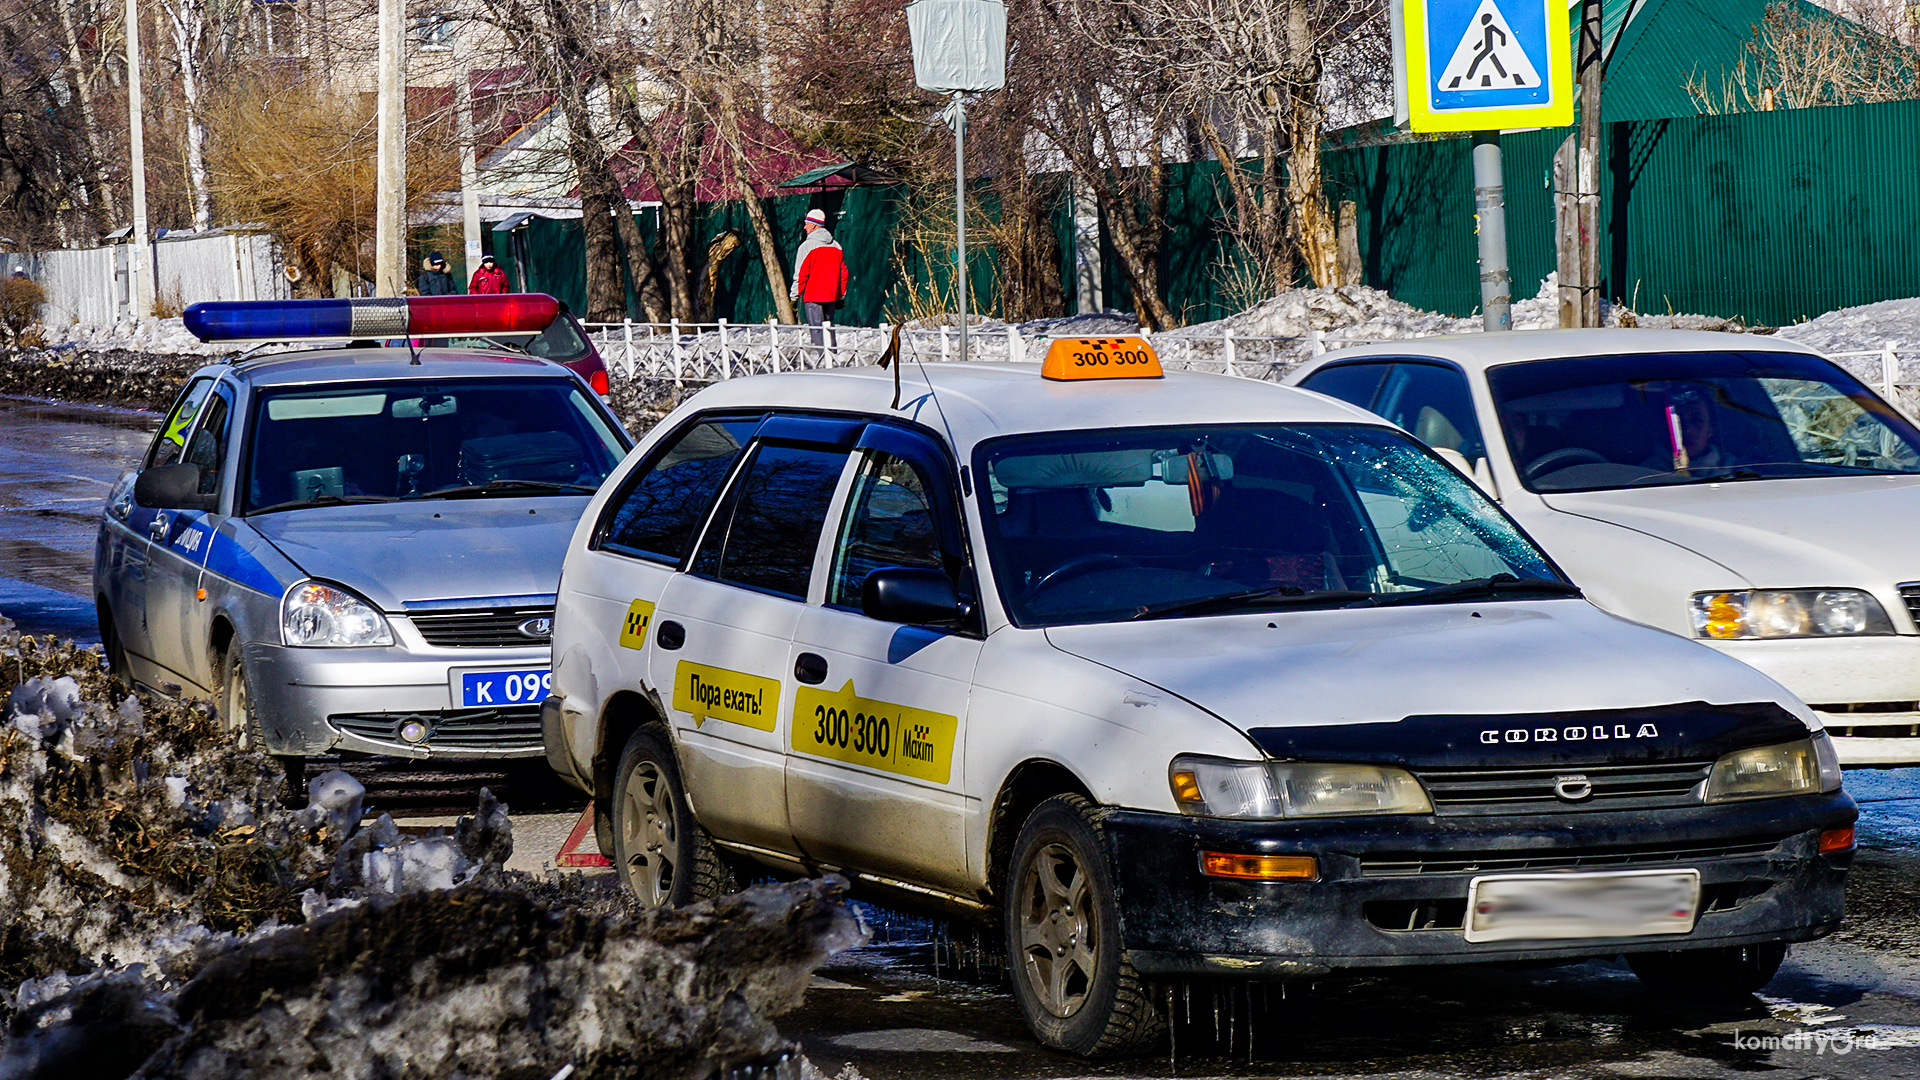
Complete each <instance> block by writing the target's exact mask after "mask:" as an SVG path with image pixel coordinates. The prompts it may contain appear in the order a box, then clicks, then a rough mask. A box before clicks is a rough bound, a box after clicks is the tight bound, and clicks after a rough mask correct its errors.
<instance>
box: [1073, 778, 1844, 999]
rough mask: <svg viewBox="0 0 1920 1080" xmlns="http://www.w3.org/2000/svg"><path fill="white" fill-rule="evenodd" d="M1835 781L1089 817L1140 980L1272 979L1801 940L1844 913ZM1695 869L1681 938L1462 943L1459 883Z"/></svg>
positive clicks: (1463, 892)
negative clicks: (1335, 812) (1571, 800)
mask: <svg viewBox="0 0 1920 1080" xmlns="http://www.w3.org/2000/svg"><path fill="white" fill-rule="evenodd" d="M1856 816H1857V812H1856V810H1855V807H1854V803H1853V800H1852V799H1851V798H1849V797H1848V796H1847V795H1845V794H1844V793H1842V792H1834V793H1832V794H1829V795H1808V796H1796V797H1791V798H1782V799H1766V800H1757V801H1755V802H1751V803H1734V804H1727V805H1721V806H1712V807H1707V806H1702V807H1692V808H1686V809H1681V810H1671V809H1669V810H1660V811H1638V812H1635V811H1608V812H1582V813H1559V814H1532V815H1513V816H1474V817H1399V818H1371V819H1369V818H1347V819H1343V820H1338V821H1334V820H1328V821H1319V822H1315V821H1307V820H1293V821H1278V822H1275V821H1261V822H1253V821H1228V820H1222V819H1212V818H1195V817H1184V816H1181V815H1178V814H1165V813H1150V812H1144V811H1130V810H1120V811H1114V812H1112V813H1111V814H1110V815H1109V816H1108V817H1106V819H1105V820H1104V822H1103V834H1104V836H1105V838H1106V843H1107V847H1108V856H1109V858H1110V860H1111V862H1110V865H1111V866H1112V867H1113V873H1114V883H1115V887H1116V893H1117V895H1118V905H1119V915H1120V927H1121V940H1122V944H1123V947H1124V948H1125V949H1126V950H1127V955H1128V958H1129V960H1130V962H1131V963H1132V964H1133V966H1134V967H1135V969H1137V970H1138V971H1140V972H1141V973H1142V974H1145V975H1149V976H1201V975H1206V976H1234V977H1247V978H1267V979H1283V978H1297V977H1303V976H1311V975H1319V974H1324V973H1326V972H1328V971H1331V970H1333V969H1336V968H1348V967H1381V966H1401V965H1413V964H1459V963H1473V962H1477V961H1506V960H1520V961H1536V960H1549V961H1550V960H1563V959H1564V960H1578V959H1582V958H1585V957H1593V956H1613V955H1618V954H1620V953H1626V952H1647V951H1665V950H1673V949H1686V948H1706V947H1712V946H1725V945H1743V944H1755V943H1760V942H1774V941H1789V942H1790V941H1807V940H1811V939H1813V938H1817V937H1822V936H1824V935H1826V934H1829V933H1831V932H1832V931H1833V930H1834V929H1835V928H1836V927H1838V926H1839V924H1840V918H1841V915H1842V913H1843V911H1844V891H1845V879H1846V870H1847V867H1848V866H1849V865H1850V864H1851V862H1852V852H1851V850H1849V851H1846V852H1838V853H1831V854H1827V855H1821V854H1819V853H1818V851H1817V845H1818V842H1819V835H1820V833H1821V832H1822V831H1824V830H1827V829H1834V828H1840V827H1844V826H1846V825H1849V824H1851V823H1852V822H1853V821H1854V819H1855V817H1856ZM1202 851H1217V852H1227V853H1232V854H1300V855H1312V856H1314V857H1315V858H1316V859H1317V860H1318V867H1319V878H1318V880H1315V881H1298V882H1295V881H1287V882H1247V881H1237V880H1228V879H1222V878H1214V877H1207V876H1205V875H1203V874H1202V873H1201V872H1200V853H1201V852H1202ZM1683 868H1692V869H1697V870H1698V871H1699V872H1700V878H1701V890H1702V891H1701V906H1700V912H1701V913H1700V915H1699V917H1698V919H1697V920H1696V923H1695V925H1694V928H1693V929H1692V930H1691V931H1690V932H1688V933H1685V934H1665V935H1653V936H1644V937H1624V938H1623V937H1612V938H1582V939H1567V940H1553V941H1500V942H1481V943H1471V942H1468V941H1467V940H1466V938H1465V934H1464V931H1463V929H1462V925H1463V923H1464V920H1465V917H1466V898H1467V889H1468V885H1469V883H1470V882H1471V881H1472V880H1473V879H1474V878H1475V877H1480V876H1485V875H1488V874H1494V873H1508V872H1524V873H1538V872H1542V871H1551V870H1561V869H1565V870H1574V871H1598V870H1650V869H1683Z"/></svg>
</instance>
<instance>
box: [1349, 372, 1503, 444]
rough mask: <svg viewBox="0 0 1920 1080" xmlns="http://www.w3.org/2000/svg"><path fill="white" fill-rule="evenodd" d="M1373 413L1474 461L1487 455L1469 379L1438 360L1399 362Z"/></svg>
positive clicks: (1424, 440) (1414, 434)
mask: <svg viewBox="0 0 1920 1080" xmlns="http://www.w3.org/2000/svg"><path fill="white" fill-rule="evenodd" d="M1373 411H1374V412H1376V413H1379V414H1380V415H1381V416H1383V417H1385V418H1386V419H1388V420H1390V421H1392V422H1393V423H1396V424H1398V425H1400V426H1401V427H1403V428H1406V429H1407V430H1408V431H1410V432H1412V433H1413V437H1414V438H1416V439H1419V440H1420V441H1421V442H1423V443H1426V444H1427V445H1428V446H1432V447H1435V448H1437V449H1441V450H1454V451H1458V452H1459V454H1460V455H1461V456H1462V457H1464V458H1466V459H1467V461H1469V462H1473V461H1477V460H1479V459H1480V458H1483V457H1485V456H1486V446H1485V444H1484V443H1483V442H1482V441H1481V439H1480V421H1479V420H1477V419H1476V418H1475V417H1474V414H1473V394H1472V392H1471V391H1469V390H1468V389H1467V377H1466V376H1465V375H1462V374H1461V373H1460V372H1458V371H1455V370H1453V369H1452V368H1445V367H1440V366H1439V365H1437V364H1395V365H1393V374H1392V375H1390V376H1388V378H1387V384H1386V386H1385V387H1383V388H1382V389H1381V391H1380V395H1379V397H1378V399H1377V400H1376V401H1375V403H1374V406H1373Z"/></svg>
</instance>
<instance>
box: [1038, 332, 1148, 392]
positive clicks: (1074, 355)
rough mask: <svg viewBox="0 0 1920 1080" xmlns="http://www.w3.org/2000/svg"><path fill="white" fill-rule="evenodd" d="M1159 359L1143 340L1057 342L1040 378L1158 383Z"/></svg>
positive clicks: (1072, 339) (1124, 338)
mask: <svg viewBox="0 0 1920 1080" xmlns="http://www.w3.org/2000/svg"><path fill="white" fill-rule="evenodd" d="M1165 374H1166V372H1164V371H1161V370H1160V357H1159V355H1158V354H1157V353H1155V352H1154V351H1153V346H1152V345H1149V344H1147V339H1146V338H1143V337H1104V338H1055V339H1054V340H1053V344H1051V345H1049V346H1047V358H1046V359H1045V360H1044V361H1042V362H1041V364H1040V377H1041V378H1043V379H1053V380H1055V381H1057V382H1078V381H1080V380H1082V379H1158V378H1162V377H1164V376H1165Z"/></svg>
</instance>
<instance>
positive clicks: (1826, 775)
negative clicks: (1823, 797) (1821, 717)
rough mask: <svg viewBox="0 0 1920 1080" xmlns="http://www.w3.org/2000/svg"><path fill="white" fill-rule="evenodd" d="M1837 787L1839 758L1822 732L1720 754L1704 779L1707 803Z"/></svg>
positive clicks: (1838, 784) (1813, 792) (1822, 790)
mask: <svg viewBox="0 0 1920 1080" xmlns="http://www.w3.org/2000/svg"><path fill="white" fill-rule="evenodd" d="M1839 787H1840V755H1839V754H1837V753H1835V752H1834V749H1833V740H1832V739H1829V738H1827V733H1826V732H1824V731H1819V732H1815V733H1814V734H1813V735H1812V736H1810V737H1808V738H1805V739H1796V740H1794V741H1793V742H1789V743H1775V744H1773V745H1772V746H1756V747H1753V748H1751V749H1747V750H1735V751H1733V752H1732V753H1728V754H1722V755H1720V760H1719V761H1716V762H1714V763H1713V772H1712V773H1710V774H1708V776H1707V789H1706V799H1707V801H1708V802H1710V803H1711V802H1733V801H1736V800H1739V799H1770V798H1774V797H1775V796H1779V795H1811V794H1815V793H1817V792H1824V791H1836V790H1838V789H1839Z"/></svg>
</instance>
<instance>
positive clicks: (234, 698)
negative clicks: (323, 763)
mask: <svg viewBox="0 0 1920 1080" xmlns="http://www.w3.org/2000/svg"><path fill="white" fill-rule="evenodd" d="M220 723H221V725H222V726H223V727H225V728H226V730H227V734H228V736H229V737H231V738H232V739H233V741H234V743H235V744H236V745H238V746H240V747H241V748H243V749H245V748H249V747H251V748H254V749H259V750H265V749H266V748H267V737H266V734H265V732H264V731H262V729H261V727H260V714H259V712H258V711H256V710H255V709H254V707H253V692H252V690H251V688H250V687H249V685H248V682H247V663H246V661H245V660H244V659H242V658H241V656H240V649H239V647H238V646H237V645H236V646H235V647H233V648H230V649H228V650H227V653H226V656H225V658H224V659H223V660H222V662H221V665H220ZM274 760H275V761H277V762H279V763H280V770H281V773H282V783H283V790H282V792H281V800H282V801H283V802H285V803H286V804H287V805H288V806H290V807H298V806H301V805H303V803H304V800H305V799H306V795H307V782H306V781H307V759H306V758H304V757H297V756H295V757H288V756H283V755H279V754H276V755H274Z"/></svg>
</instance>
